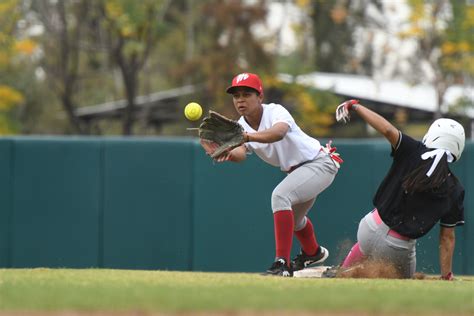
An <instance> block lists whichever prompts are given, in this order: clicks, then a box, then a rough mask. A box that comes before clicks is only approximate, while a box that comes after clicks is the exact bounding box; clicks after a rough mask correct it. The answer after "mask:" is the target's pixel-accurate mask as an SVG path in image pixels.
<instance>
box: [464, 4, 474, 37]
mask: <svg viewBox="0 0 474 316" xmlns="http://www.w3.org/2000/svg"><path fill="white" fill-rule="evenodd" d="M465 14H466V18H465V19H464V21H463V25H462V27H463V28H465V29H466V30H468V31H469V30H470V32H472V28H473V27H474V6H469V7H467V10H466V11H465Z"/></svg>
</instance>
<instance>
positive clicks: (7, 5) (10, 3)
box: [0, 0, 18, 15]
mask: <svg viewBox="0 0 474 316" xmlns="http://www.w3.org/2000/svg"><path fill="white" fill-rule="evenodd" d="M17 2H18V1H17V0H2V1H0V15H2V14H6V13H8V12H10V11H12V10H13V9H14V8H15V7H16V5H17Z"/></svg>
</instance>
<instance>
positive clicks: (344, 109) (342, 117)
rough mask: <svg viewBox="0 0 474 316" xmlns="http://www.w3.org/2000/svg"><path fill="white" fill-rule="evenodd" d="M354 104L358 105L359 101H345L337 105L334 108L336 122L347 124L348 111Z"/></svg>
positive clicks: (349, 116) (349, 115) (349, 117)
mask: <svg viewBox="0 0 474 316" xmlns="http://www.w3.org/2000/svg"><path fill="white" fill-rule="evenodd" d="M355 104H359V100H347V101H345V102H343V103H341V104H339V105H338V106H337V108H336V120H337V121H338V122H340V121H342V122H343V123H347V122H349V121H350V120H351V114H350V111H351V110H352V108H353V106H354V105H355Z"/></svg>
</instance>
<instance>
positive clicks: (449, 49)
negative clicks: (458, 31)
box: [441, 41, 473, 56]
mask: <svg viewBox="0 0 474 316" xmlns="http://www.w3.org/2000/svg"><path fill="white" fill-rule="evenodd" d="M472 49H473V47H471V45H470V44H469V43H468V42H466V41H461V42H457V43H456V42H444V43H443V45H442V46H441V51H442V53H443V55H447V56H449V55H454V54H464V53H469V52H471V51H472Z"/></svg>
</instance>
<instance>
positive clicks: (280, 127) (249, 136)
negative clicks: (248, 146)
mask: <svg viewBox="0 0 474 316" xmlns="http://www.w3.org/2000/svg"><path fill="white" fill-rule="evenodd" d="M289 128H290V127H289V126H288V124H286V123H283V122H278V123H276V124H275V125H273V126H272V127H270V128H269V129H266V130H264V131H260V132H257V133H246V141H247V142H257V143H267V144H268V143H274V142H277V141H279V140H282V139H283V138H284V137H285V135H286V133H288V129H289Z"/></svg>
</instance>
